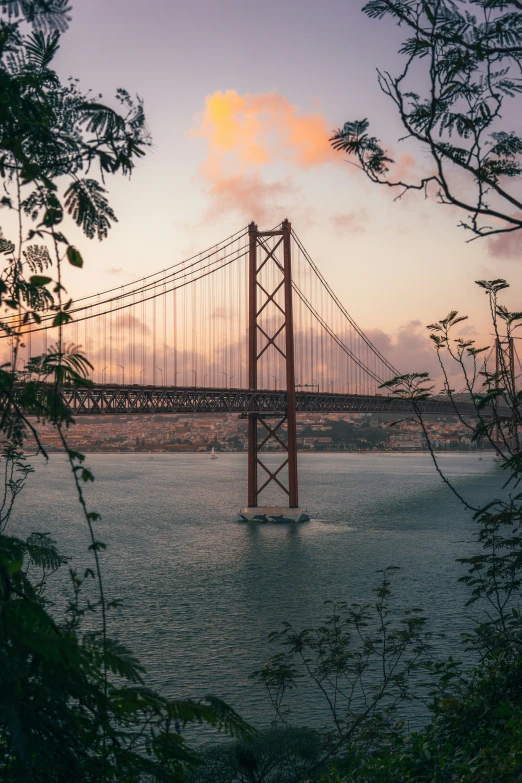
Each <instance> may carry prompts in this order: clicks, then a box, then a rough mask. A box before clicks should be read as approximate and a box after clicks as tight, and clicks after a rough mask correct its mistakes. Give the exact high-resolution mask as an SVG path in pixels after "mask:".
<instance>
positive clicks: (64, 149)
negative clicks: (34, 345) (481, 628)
mask: <svg viewBox="0 0 522 783" xmlns="http://www.w3.org/2000/svg"><path fill="white" fill-rule="evenodd" d="M69 10H70V9H69V7H68V5H67V2H66V0H6V1H5V2H3V3H2V4H1V6H0V14H3V16H2V17H0V98H1V100H0V177H1V178H2V186H3V196H2V198H1V200H0V205H1V206H2V207H3V209H4V210H6V211H7V212H8V213H9V214H10V215H11V216H13V217H14V221H12V222H13V223H14V225H15V235H14V236H13V237H12V238H9V237H5V236H2V237H1V238H0V254H1V256H2V258H3V260H4V267H3V269H2V273H1V276H0V308H1V310H2V318H1V320H0V330H1V332H2V334H1V335H0V336H1V337H2V338H3V339H4V344H5V343H6V342H8V343H9V345H10V348H11V356H10V360H9V361H8V362H6V363H4V364H3V365H2V366H1V367H0V435H1V440H2V444H3V450H2V452H1V469H2V475H3V476H4V487H3V491H2V493H0V496H1V497H2V501H1V506H0V778H1V779H2V781H5V782H6V783H15V782H16V783H22V782H23V783H26V781H29V780H30V781H34V782H35V783H40V782H42V783H43V782H44V781H45V783H51V782H53V783H58V782H59V781H60V782H61V781H69V780H73V779H74V780H77V781H81V782H82V783H83V782H85V783H87V781H88V782H89V783H90V782H91V781H92V783H94V782H95V781H96V783H98V782H99V781H122V782H123V781H125V783H127V782H129V783H132V782H133V781H152V780H161V781H180V780H183V779H185V773H186V771H187V769H192V768H194V766H195V765H196V763H197V754H196V753H195V752H194V751H192V750H191V749H190V748H189V747H188V746H187V744H186V742H185V740H184V738H183V735H182V728H183V726H184V725H185V724H186V723H187V722H189V721H194V722H199V723H202V722H206V723H208V724H210V725H212V726H214V727H216V728H218V729H219V730H224V731H227V732H229V733H231V734H232V735H233V736H237V737H241V738H246V737H247V736H250V734H251V732H250V730H249V727H248V726H247V725H246V724H245V723H244V722H243V721H242V720H241V719H240V718H239V716H237V715H236V714H235V713H234V711H233V710H231V709H230V708H229V707H228V706H227V705H226V704H224V703H223V702H221V701H220V700H219V699H216V698H214V697H212V696H209V697H205V698H204V699H202V700H198V701H190V700H186V701H181V700H171V699H166V698H165V697H163V696H161V695H160V694H158V693H155V692H153V691H152V690H150V689H149V688H147V687H146V686H145V684H144V680H143V674H144V670H143V668H142V667H141V666H140V664H139V663H138V661H137V660H136V658H135V657H134V656H133V655H132V653H131V652H130V651H129V650H128V649H126V648H125V647H124V646H123V645H120V644H119V643H118V642H116V641H114V640H113V639H111V638H110V635H109V632H108V620H107V617H108V613H109V611H110V610H111V609H113V608H114V606H115V605H116V603H115V602H111V601H110V600H109V599H108V597H106V596H105V593H104V589H103V579H102V570H101V561H100V558H101V554H102V552H103V549H104V545H103V543H102V542H100V541H99V540H98V539H97V536H96V532H95V524H96V522H97V520H98V519H99V518H100V515H99V514H98V513H97V512H95V511H92V510H90V509H89V508H88V507H87V504H86V501H85V498H84V493H83V486H84V484H85V482H91V481H93V480H94V476H93V474H92V473H91V471H90V470H89V469H88V468H87V467H86V465H85V458H84V455H83V454H81V453H79V452H77V451H75V450H73V449H71V448H70V447H69V446H68V443H67V429H68V428H69V427H70V426H72V425H73V423H74V422H73V420H72V418H71V415H70V413H69V411H68V410H67V409H66V408H65V406H64V404H63V400H62V396H61V388H62V387H63V386H64V385H70V386H85V385H88V384H89V383H90V381H89V378H88V374H89V369H90V364H89V362H88V360H87V358H86V357H85V356H84V355H83V354H82V353H81V351H80V350H79V349H78V348H77V347H76V346H71V345H65V344H64V342H63V338H62V328H63V325H64V324H66V323H68V322H70V321H71V320H72V318H73V309H74V308H73V307H72V305H73V302H72V300H71V299H70V298H69V297H68V296H67V292H66V291H65V289H64V286H63V284H62V275H61V270H62V265H63V264H64V263H70V264H72V265H74V266H77V267H81V266H82V265H83V258H82V254H81V253H80V251H79V250H78V249H77V248H76V247H74V246H73V245H72V244H71V243H70V242H69V241H68V240H67V237H66V235H65V230H66V229H65V228H64V225H65V223H66V219H67V217H69V218H70V219H71V220H72V221H74V222H75V223H76V224H77V225H78V226H79V227H80V228H81V229H82V230H83V233H84V234H85V236H86V237H87V238H89V239H92V238H94V237H97V238H98V239H100V240H101V239H104V238H105V237H106V236H107V233H108V231H109V229H110V227H111V224H112V223H113V222H114V221H115V220H116V215H115V214H114V212H113V210H112V208H111V206H110V204H109V201H108V198H107V191H106V188H105V183H106V180H107V179H108V178H109V177H110V176H112V175H114V174H117V173H121V174H123V175H125V176H129V175H130V174H131V173H132V171H133V169H134V166H135V163H136V161H137V160H138V159H139V158H141V157H142V156H143V155H144V153H145V151H146V149H147V147H148V146H149V144H150V138H149V133H148V130H147V126H146V123H145V115H144V111H143V106H142V103H141V101H140V100H139V99H138V100H134V99H132V98H131V97H130V95H129V93H127V92H126V91H125V90H118V92H117V95H116V101H115V105H114V106H112V105H108V104H105V103H102V102H101V100H100V98H99V97H93V96H91V95H90V94H88V93H87V94H85V93H83V92H82V91H81V90H80V88H79V86H78V84H77V82H76V81H75V80H69V82H68V83H66V84H63V83H62V82H61V81H60V79H59V78H58V75H57V74H56V72H55V71H54V70H53V69H52V63H53V58H54V56H55V55H56V52H57V50H58V47H59V44H60V35H61V32H63V31H64V30H65V29H66V27H67V24H68V21H69ZM42 315H45V316H46V317H48V316H49V315H50V316H51V319H52V326H53V327H54V329H55V334H56V344H55V345H53V346H51V347H50V348H49V349H48V351H47V352H46V353H44V354H43V355H41V356H38V357H33V358H32V360H31V361H30V362H29V363H28V367H27V370H26V371H24V372H22V373H21V372H19V371H18V370H17V353H18V349H19V347H20V346H21V345H22V344H23V341H24V340H25V339H26V331H27V329H28V327H29V326H31V327H32V328H33V329H38V328H39V327H40V326H41V323H42ZM31 416H32V417H37V418H36V423H35V420H34V418H31ZM41 421H44V422H50V423H51V424H52V425H53V426H54V427H55V428H56V430H57V432H58V433H59V436H60V439H61V443H62V446H63V448H64V451H65V453H66V455H67V457H68V460H69V464H70V467H71V473H72V479H73V484H72V488H74V489H75V491H76V493H77V497H78V501H79V503H80V507H81V510H82V513H83V516H84V520H85V524H86V528H87V531H88V535H89V541H90V543H89V557H90V558H92V561H89V565H88V566H87V567H86V568H85V569H84V570H83V572H82V573H79V572H76V571H70V598H69V601H68V603H67V605H66V607H65V612H64V614H63V615H62V616H60V615H59V613H58V611H57V609H56V608H53V607H52V606H51V605H50V603H49V601H48V599H47V597H46V585H47V582H48V578H49V576H50V574H52V573H54V572H55V571H56V570H58V569H60V568H63V567H64V566H65V565H66V561H65V559H64V558H63V557H62V556H61V555H60V553H59V550H58V547H57V546H56V543H55V542H54V541H53V540H52V539H51V538H50V537H49V536H47V535H44V534H33V535H32V536H30V537H29V538H28V539H26V540H22V539H20V538H19V537H17V536H16V535H12V534H8V530H7V527H8V525H9V522H10V517H11V512H12V509H13V507H14V504H15V502H16V498H17V497H18V495H19V494H20V492H22V491H26V490H27V488H26V485H27V480H28V478H29V477H30V473H31V470H32V469H31V466H30V464H29V463H28V461H27V457H26V452H27V451H29V450H33V451H34V450H36V451H37V452H40V453H42V454H44V455H45V449H44V447H43V446H42V443H41V442H40V439H39V435H38V422H41ZM88 583H93V585H94V586H95V588H96V591H97V594H98V596H97V598H95V599H93V597H92V590H86V586H87V584H88ZM87 618H89V621H88V623H86V620H87ZM86 624H87V625H88V626H89V629H88V630H87V629H86V628H85V626H86ZM93 628H94V630H93Z"/></svg>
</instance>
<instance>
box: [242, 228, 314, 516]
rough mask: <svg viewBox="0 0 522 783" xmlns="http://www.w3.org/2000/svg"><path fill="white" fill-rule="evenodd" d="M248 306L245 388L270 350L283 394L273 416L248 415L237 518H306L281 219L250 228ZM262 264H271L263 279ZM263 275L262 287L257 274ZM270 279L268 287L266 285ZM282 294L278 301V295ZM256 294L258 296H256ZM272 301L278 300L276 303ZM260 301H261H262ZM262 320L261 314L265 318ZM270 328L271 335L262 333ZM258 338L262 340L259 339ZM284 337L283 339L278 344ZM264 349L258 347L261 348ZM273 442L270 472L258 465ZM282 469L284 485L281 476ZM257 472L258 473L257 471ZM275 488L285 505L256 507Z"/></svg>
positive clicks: (287, 249) (253, 386)
mask: <svg viewBox="0 0 522 783" xmlns="http://www.w3.org/2000/svg"><path fill="white" fill-rule="evenodd" d="M248 231H249V301H248V315H249V318H248V386H249V390H251V391H256V390H257V388H258V378H259V377H260V362H261V358H262V356H263V355H264V353H265V352H266V351H267V350H268V349H269V348H270V347H271V346H272V348H273V350H275V351H276V352H279V354H280V355H281V357H282V359H283V360H284V367H285V380H286V393H284V394H283V393H282V394H281V401H282V402H281V406H280V409H279V410H277V411H266V412H261V411H259V410H252V411H250V412H249V413H248V507H247V508H246V509H245V510H244V512H243V514H242V516H244V517H246V518H248V519H254V518H255V517H258V519H260V520H261V521H266V520H267V519H270V518H274V519H275V518H280V519H281V521H285V520H287V519H288V520H292V521H296V520H301V521H304V519H307V516H306V514H304V513H303V512H301V511H300V510H299V508H298V507H299V499H298V485H297V442H296V396H295V374H294V323H293V312H292V259H291V246H292V244H291V242H292V228H291V225H290V223H289V221H288V220H284V221H283V223H282V224H281V228H280V229H279V230H277V231H259V229H258V227H257V225H256V224H255V223H253V222H252V223H251V224H250V225H249V229H248ZM267 265H274V267H275V269H272V270H271V271H272V273H273V274H272V275H271V276H270V275H267V274H266V271H267ZM263 270H265V275H264V278H263V282H262V281H261V272H262V271H263ZM267 280H272V283H271V286H272V287H271V288H268V289H267V287H266V281H267ZM281 289H282V294H283V295H282V296H281V295H279V297H277V294H278V293H279V292H280V291H281ZM260 294H261V296H260ZM276 297H277V298H276ZM261 299H263V300H264V301H261ZM268 307H270V308H271V309H272V310H273V312H274V314H275V315H276V316H277V319H276V318H274V320H273V321H268V323H270V324H271V326H270V327H267V322H265V324H264V326H262V324H261V319H260V316H261V314H262V313H263V312H265V311H266V308H268ZM265 315H266V313H265ZM267 328H270V331H266V329H267ZM260 337H261V340H260V339H259V338H260ZM283 338H284V339H283ZM262 342H264V345H262V347H261V343H262ZM269 442H275V443H277V444H278V445H279V447H280V450H281V451H282V452H283V461H282V463H281V464H280V465H279V466H278V468H277V469H276V470H271V469H270V468H269V467H268V466H267V465H266V464H265V461H264V460H263V454H264V452H263V447H264V446H265V445H266V444H267V443H269ZM285 468H287V472H288V481H287V483H286V484H285V483H284V480H283V476H282V471H283V470H284V469H285ZM260 469H261V470H260ZM272 483H275V484H276V485H277V486H278V487H279V488H280V489H281V490H283V492H284V493H285V494H286V495H287V497H288V506H285V507H284V508H283V507H265V506H260V505H259V502H258V501H259V496H260V494H261V492H262V491H263V490H264V489H266V488H267V487H268V485H269V484H272Z"/></svg>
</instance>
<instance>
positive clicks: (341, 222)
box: [330, 207, 368, 234]
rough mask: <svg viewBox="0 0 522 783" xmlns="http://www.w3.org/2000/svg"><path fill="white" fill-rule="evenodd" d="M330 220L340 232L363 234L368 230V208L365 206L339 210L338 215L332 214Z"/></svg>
mask: <svg viewBox="0 0 522 783" xmlns="http://www.w3.org/2000/svg"><path fill="white" fill-rule="evenodd" d="M330 221H331V223H332V224H333V226H334V228H335V229H336V230H337V231H339V232H345V231H346V232H348V233H350V234H362V233H364V231H365V230H366V223H367V222H368V210H367V209H365V208H364V207H363V208H362V209H357V210H353V211H352V212H339V213H338V214H337V215H332V217H331V218H330Z"/></svg>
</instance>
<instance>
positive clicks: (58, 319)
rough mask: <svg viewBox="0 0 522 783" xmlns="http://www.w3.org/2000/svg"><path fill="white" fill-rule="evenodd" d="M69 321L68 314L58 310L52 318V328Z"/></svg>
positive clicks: (69, 316) (70, 317)
mask: <svg viewBox="0 0 522 783" xmlns="http://www.w3.org/2000/svg"><path fill="white" fill-rule="evenodd" d="M69 321H72V316H71V315H69V313H65V312H64V311H63V310H60V312H59V313H57V314H56V316H55V317H54V320H53V326H62V325H63V324H67V323H69Z"/></svg>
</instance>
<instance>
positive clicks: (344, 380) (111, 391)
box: [13, 220, 475, 519]
mask: <svg viewBox="0 0 522 783" xmlns="http://www.w3.org/2000/svg"><path fill="white" fill-rule="evenodd" d="M69 313H70V315H71V321H70V323H68V324H66V325H64V326H62V327H61V329H62V345H67V344H72V345H74V346H81V347H82V350H83V352H84V353H85V355H86V356H87V357H88V359H89V360H90V361H91V363H92V365H93V371H92V381H93V386H92V388H88V389H87V388H85V389H84V388H65V387H64V388H63V389H62V396H63V399H64V400H65V402H66V404H67V405H68V406H69V408H70V410H71V411H72V412H73V413H74V414H75V415H80V416H81V415H90V416H92V415H107V414H111V415H114V414H151V413H154V414H158V413H196V414H197V413H230V412H232V413H238V414H240V415H243V416H246V417H247V418H248V506H247V509H248V513H249V514H251V515H252V514H254V515H255V514H256V512H257V511H260V512H261V511H262V509H261V508H260V507H259V496H260V494H261V493H262V492H264V490H266V489H267V487H268V486H269V485H272V486H275V487H278V488H279V490H281V492H282V493H284V497H285V506H284V507H281V509H283V511H284V510H285V509H286V511H285V514H283V516H285V515H286V516H285V518H286V517H287V516H288V514H290V516H291V517H292V518H294V519H296V518H299V514H300V512H299V502H298V476H297V446H296V416H297V414H298V413H299V412H303V413H304V412H317V413H334V412H397V413H411V412H412V407H411V404H410V403H408V402H407V401H405V400H400V399H397V398H392V397H389V396H387V393H386V392H383V390H382V388H381V386H382V384H383V383H384V382H386V381H388V380H390V379H391V378H393V377H395V376H397V375H399V374H400V373H399V371H398V370H397V369H396V368H395V367H394V366H393V365H392V364H391V363H390V362H389V361H388V360H387V359H386V357H385V356H384V355H383V354H382V353H381V352H380V351H379V349H378V348H377V347H376V346H375V345H374V343H372V341H371V340H370V339H369V338H368V336H367V335H366V334H365V333H364V332H363V330H362V329H361V328H360V327H359V326H358V325H357V323H356V322H355V321H354V319H353V318H352V317H351V316H350V314H349V313H348V311H347V310H346V308H345V307H344V305H343V304H342V303H341V301H340V300H339V298H338V297H337V295H336V294H335V292H334V291H333V290H332V288H331V287H330V285H329V284H328V282H327V281H326V280H325V278H324V277H323V275H322V274H321V272H320V270H319V269H318V268H317V266H316V265H315V263H314V262H313V260H312V258H311V257H310V255H309V253H308V252H307V251H306V249H305V247H304V245H303V243H302V242H301V240H300V239H299V237H298V236H297V235H296V234H295V232H294V231H293V230H292V227H291V224H290V223H289V222H288V220H285V221H284V222H283V223H282V224H281V225H279V226H277V227H276V228H274V229H272V230H270V231H260V230H259V229H258V227H257V225H256V224H255V223H251V224H250V225H249V226H247V227H245V228H244V229H242V230H241V231H239V232H237V233H236V234H234V235H232V236H230V237H228V238H227V239H226V240H224V241H222V242H220V243H218V244H216V245H214V246H213V247H211V248H208V249H207V250H206V251H204V252H201V253H198V254H197V255H194V256H192V257H191V258H188V259H186V260H184V261H182V262H180V263H177V264H175V265H173V266H170V267H168V268H166V269H163V270H161V271H159V272H157V273H154V274H150V275H147V276H145V277H143V278H142V279H140V280H137V281H134V282H132V283H127V284H125V285H121V286H118V287H116V288H113V289H110V290H108V291H104V292H102V293H98V294H95V295H91V296H87V297H84V298H81V299H78V300H76V301H75V302H74V304H73V306H71V308H70V310H69ZM15 317H16V316H14V317H13V319H14V318H15ZM53 319H54V313H53V312H52V311H49V313H44V314H43V315H42V318H41V323H39V324H32V325H30V326H27V327H24V334H23V338H24V340H23V347H20V348H19V349H18V361H20V362H21V363H22V364H23V365H24V366H25V365H26V364H27V363H28V362H29V359H30V358H31V357H34V356H38V355H41V354H44V353H47V351H48V350H49V349H50V347H51V345H52V344H53V343H56V340H57V335H56V332H57V330H56V328H55V327H53ZM422 407H423V410H424V412H425V413H431V414H437V413H438V414H448V413H451V414H454V413H455V408H454V406H453V405H452V404H451V403H450V402H449V401H443V400H438V399H430V400H426V401H424V402H423V403H422ZM459 409H460V412H461V413H462V414H464V415H474V414H475V408H474V406H473V405H472V404H466V403H463V404H462V405H461V406H459ZM268 443H271V444H274V443H275V444H277V445H278V447H279V448H280V450H281V453H282V460H281V463H280V465H278V466H277V467H276V468H274V467H273V466H272V465H271V464H270V465H267V464H266V459H265V451H266V449H265V447H266V446H267V444H268ZM288 509H290V510H294V511H293V512H290V511H288ZM263 513H264V512H263ZM267 513H268V512H267ZM274 513H275V512H274ZM292 514H293V516H292ZM261 516H262V514H261ZM275 516H277V514H276V515H275Z"/></svg>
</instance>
